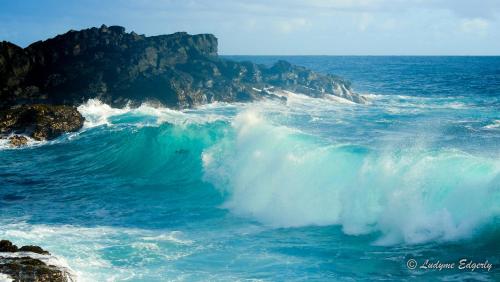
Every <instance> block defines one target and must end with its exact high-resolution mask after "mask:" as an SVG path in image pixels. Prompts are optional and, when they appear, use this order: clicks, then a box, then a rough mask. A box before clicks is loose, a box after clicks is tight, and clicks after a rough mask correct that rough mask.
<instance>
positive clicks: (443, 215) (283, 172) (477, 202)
mask: <svg viewBox="0 0 500 282" xmlns="http://www.w3.org/2000/svg"><path fill="white" fill-rule="evenodd" d="M232 127H233V129H234V131H235V132H234V136H233V138H230V139H225V140H222V141H221V142H220V143H219V144H217V145H215V146H213V147H212V148H210V149H208V150H206V151H205V152H204V154H203V165H204V170H205V176H204V178H205V180H206V181H209V182H211V183H213V184H214V185H215V186H216V187H218V188H219V189H221V190H222V191H224V192H225V193H227V194H228V195H229V196H228V200H227V202H226V203H225V205H224V206H225V207H226V208H228V209H230V210H232V211H233V212H235V213H237V214H240V215H243V216H247V217H252V218H255V219H257V220H259V221H261V222H263V223H265V224H269V225H272V226H277V227H298V226H306V225H331V224H338V225H341V226H342V228H343V231H344V232H345V233H347V234H354V235H357V234H366V233H371V232H380V233H381V234H382V236H381V237H380V238H379V240H378V241H377V243H378V244H393V243H398V242H407V243H422V242H427V241H431V240H436V241H448V240H456V239H462V238H466V237H470V236H473V234H474V233H475V232H476V231H477V230H478V228H480V227H482V226H483V225H484V224H486V223H488V222H491V221H492V220H495V218H497V217H498V215H499V214H500V209H499V207H498V205H497V203H498V200H499V199H500V186H499V183H500V162H499V161H498V160H494V159H486V158H481V157H475V156H471V155H468V154H465V153H463V152H460V151H452V150H447V151H444V150H441V151H430V150H425V149H418V148H413V149H411V150H396V149H395V150H392V151H385V152H382V151H377V150H373V149H371V148H368V147H362V146H354V145H349V144H345V145H335V146H333V145H324V144H322V143H321V142H319V141H318V140H317V139H315V138H313V137H312V136H309V135H306V134H303V133H301V132H298V131H296V130H292V129H290V128H287V127H282V126H274V125H272V124H270V123H268V122H267V121H266V118H265V117H264V116H263V115H261V114H260V113H259V112H258V111H251V110H250V111H246V112H244V113H241V114H240V115H238V116H237V117H236V119H235V120H234V122H233V124H232Z"/></svg>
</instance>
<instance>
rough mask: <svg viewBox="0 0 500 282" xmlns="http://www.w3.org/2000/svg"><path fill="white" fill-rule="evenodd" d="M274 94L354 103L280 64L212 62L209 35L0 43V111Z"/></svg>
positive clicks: (334, 84) (324, 81)
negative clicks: (276, 90)
mask: <svg viewBox="0 0 500 282" xmlns="http://www.w3.org/2000/svg"><path fill="white" fill-rule="evenodd" d="M269 87H275V88H279V89H283V90H290V91H297V92H301V93H304V94H306V95H311V96H314V97H321V96H323V95H328V94H329V95H336V96H340V97H343V98H346V99H349V100H353V101H354V102H360V103H361V102H363V101H364V99H363V98H362V97H361V96H359V95H357V94H354V93H352V91H351V90H350V86H349V83H348V82H346V81H344V80H342V79H340V78H338V77H335V76H332V75H325V74H319V73H316V72H313V71H311V70H308V69H306V68H303V67H298V66H294V65H291V64H289V63H287V62H284V61H280V62H278V63H276V64H275V65H274V66H272V67H266V66H263V65H257V64H254V63H251V62H233V61H230V60H225V59H221V58H219V57H218V56H217V38H216V37H215V36H213V35H211V34H199V35H189V34H187V33H182V32H179V33H174V34H170V35H160V36H150V37H146V36H144V35H138V34H136V33H134V32H132V33H127V32H125V29H124V28H123V27H120V26H110V27H107V26H104V25H103V26H101V27H100V28H90V29H85V30H81V31H69V32H67V33H65V34H63V35H59V36H56V37H55V38H52V39H48V40H46V41H39V42H36V43H33V44H31V45H30V46H28V47H27V48H24V49H23V48H21V47H18V46H16V45H14V44H12V43H9V42H2V43H0V108H1V107H4V108H5V107H10V106H12V105H16V104H32V103H43V104H47V103H49V104H65V105H76V104H80V103H82V102H84V101H86V100H87V99H89V98H99V99H100V100H101V101H103V102H106V103H108V104H112V105H118V106H120V105H124V104H125V103H127V102H128V101H132V102H136V103H140V102H143V101H144V100H154V101H158V102H161V103H162V104H164V105H166V106H169V107H174V108H188V107H192V106H195V105H199V104H204V103H209V102H213V101H227V102H233V101H248V100H255V99H259V98H261V97H263V96H265V93H266V92H263V91H258V90H259V89H263V88H269Z"/></svg>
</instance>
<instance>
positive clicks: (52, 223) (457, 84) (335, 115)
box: [0, 56, 500, 281]
mask: <svg viewBox="0 0 500 282" xmlns="http://www.w3.org/2000/svg"><path fill="white" fill-rule="evenodd" d="M230 58H231V59H236V60H252V61H255V62H258V63H263V64H272V63H273V62H275V61H276V60H278V59H286V60H288V61H290V62H292V63H295V64H299V65H303V66H306V67H309V68H312V69H314V70H317V71H320V72H325V73H333V74H336V75H339V76H342V77H345V78H347V79H349V80H350V81H351V82H352V85H353V88H354V90H355V91H357V92H359V93H362V94H364V95H366V96H367V97H368V98H369V99H370V103H369V104H368V105H354V104H349V103H343V102H339V101H332V100H323V99H311V98H308V97H305V96H302V95H294V94H290V96H289V99H288V102H287V103H286V104H283V103H280V102H277V101H260V102H255V103H251V104H223V103H219V104H213V105H207V106H203V107H200V108H198V109H192V110H186V111H182V112H179V111H173V110H168V109H163V108H153V107H151V106H147V105H143V106H141V107H140V108H138V109H113V108H110V107H109V106H107V105H104V104H102V103H100V102H99V101H96V100H91V101H89V102H87V103H86V104H84V105H82V106H80V107H79V110H80V111H81V112H82V113H83V114H84V115H85V117H86V119H87V120H86V125H85V128H84V129H83V130H82V131H81V132H79V133H75V134H70V135H66V136H64V137H61V138H60V139H58V140H55V141H52V142H48V143H36V142H32V144H31V145H30V146H29V147H28V148H23V149H10V148H9V147H8V146H7V145H6V144H3V145H1V146H2V149H0V238H6V239H10V240H12V241H14V242H15V243H17V244H19V245H22V244H37V245H41V246H43V247H45V248H47V249H48V250H50V251H51V252H52V253H54V254H55V255H56V256H58V257H59V258H60V259H61V260H63V262H65V263H66V264H67V265H68V266H69V267H71V269H72V270H73V272H74V274H75V275H76V276H77V278H78V281H173V280H175V281H247V280H249V281H363V280H364V281H374V280H385V281H387V280H388V281H400V280H421V281H428V280H443V281H457V280H458V281H465V280H467V279H477V280H485V281H495V280H497V281H498V279H499V277H500V276H499V275H500V271H499V268H498V267H499V266H500V257H499V253H500V229H499V226H500V225H499V224H500V221H499V216H500V57H300V56H299V57H276V56H273V57H270V56H268V57H241V56H239V57H230ZM409 259H415V260H416V261H417V263H418V264H419V265H421V264H423V263H424V261H425V260H426V259H428V260H429V261H430V262H437V261H440V262H442V263H455V264H458V261H459V260H460V259H467V260H469V261H470V260H473V261H474V262H484V261H486V260H488V261H489V262H490V263H492V264H493V266H492V269H491V270H490V271H488V270H484V269H476V270H475V271H471V270H470V269H465V270H459V269H456V268H457V267H458V265H457V266H456V267H455V269H452V270H450V269H448V270H447V269H444V270H441V271H436V270H425V269H419V268H417V269H416V270H411V269H408V267H407V261H408V260H409Z"/></svg>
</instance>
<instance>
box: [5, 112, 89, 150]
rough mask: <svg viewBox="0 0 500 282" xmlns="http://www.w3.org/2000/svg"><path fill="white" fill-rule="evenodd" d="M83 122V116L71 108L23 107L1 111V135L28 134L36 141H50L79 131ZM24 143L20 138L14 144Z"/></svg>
mask: <svg viewBox="0 0 500 282" xmlns="http://www.w3.org/2000/svg"><path fill="white" fill-rule="evenodd" d="M83 122H84V118H83V116H82V115H81V114H80V113H79V112H78V111H77V110H76V108H74V107H71V106H55V105H41V104H36V105H22V106H16V107H12V108H10V109H7V110H3V111H0V134H3V135H8V134H12V133H14V134H26V135H29V136H30V137H32V138H33V139H35V140H50V139H54V138H56V137H58V136H60V135H61V134H63V133H65V132H73V131H78V130H79V129H80V128H82V126H83ZM22 141H23V140H21V138H20V137H18V138H16V139H15V141H14V142H15V143H16V144H17V143H22ZM11 143H13V140H12V139H11ZM13 144H14V143H13Z"/></svg>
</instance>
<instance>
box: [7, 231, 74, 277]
mask: <svg viewBox="0 0 500 282" xmlns="http://www.w3.org/2000/svg"><path fill="white" fill-rule="evenodd" d="M49 257H50V253H49V252H47V251H45V250H43V249H42V248H41V247H38V246H23V247H21V248H18V247H17V246H16V245H14V244H12V242H10V241H7V240H1V241H0V274H4V277H5V275H6V276H7V277H8V278H9V279H10V280H12V281H14V282H24V281H30V282H68V281H72V276H71V274H70V273H69V271H68V270H67V269H65V268H64V267H61V266H55V265H50V264H47V263H46V262H45V260H47V258H49Z"/></svg>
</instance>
